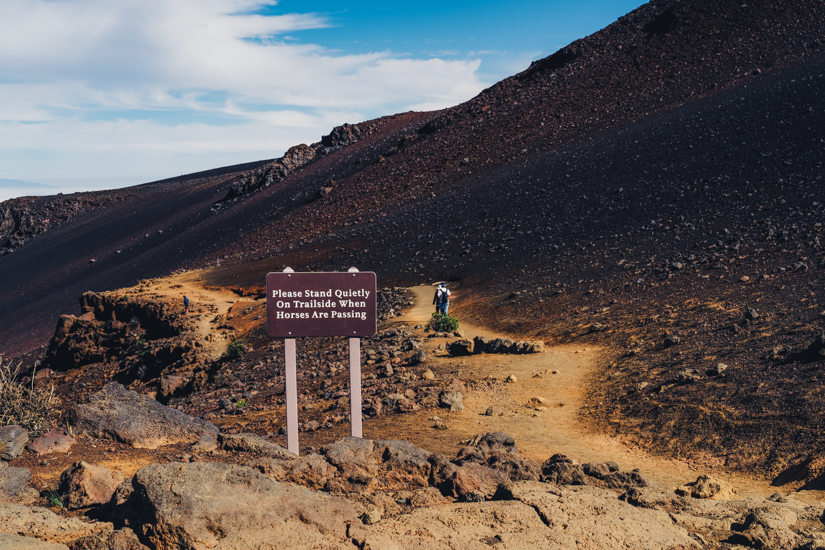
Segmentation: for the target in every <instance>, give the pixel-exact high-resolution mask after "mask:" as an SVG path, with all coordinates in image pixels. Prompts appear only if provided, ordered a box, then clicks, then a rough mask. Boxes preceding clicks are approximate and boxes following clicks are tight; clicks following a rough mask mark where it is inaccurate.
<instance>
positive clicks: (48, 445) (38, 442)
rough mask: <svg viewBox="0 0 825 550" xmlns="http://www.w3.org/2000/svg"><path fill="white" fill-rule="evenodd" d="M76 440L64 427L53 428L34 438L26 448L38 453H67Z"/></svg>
mask: <svg viewBox="0 0 825 550" xmlns="http://www.w3.org/2000/svg"><path fill="white" fill-rule="evenodd" d="M75 442H76V441H75V439H74V438H73V437H71V436H70V435H69V434H67V433H66V430H64V429H63V428H52V429H51V430H49V431H48V432H47V433H46V434H45V435H43V436H41V437H38V438H35V439H33V440H32V441H31V443H29V444H28V445H27V446H26V448H27V449H28V450H29V451H31V452H33V453H36V454H38V455H46V454H50V453H67V452H69V449H71V448H72V445H74V444H75Z"/></svg>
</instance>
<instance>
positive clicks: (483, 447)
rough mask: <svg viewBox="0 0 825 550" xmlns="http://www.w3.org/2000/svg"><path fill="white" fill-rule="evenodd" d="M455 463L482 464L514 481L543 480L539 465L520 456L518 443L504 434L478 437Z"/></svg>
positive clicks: (465, 448)
mask: <svg viewBox="0 0 825 550" xmlns="http://www.w3.org/2000/svg"><path fill="white" fill-rule="evenodd" d="M454 462H455V463H456V464H458V465H461V466H463V465H466V464H470V463H474V464H480V465H483V466H487V467H488V468H492V469H494V470H500V471H502V472H504V473H505V474H506V475H507V477H508V478H509V479H511V480H512V481H524V480H534V481H538V480H539V479H540V478H541V468H540V467H539V465H538V463H537V462H535V461H533V460H530V459H529V458H526V457H523V456H521V455H519V452H518V447H517V446H516V441H515V440H514V439H513V438H512V437H510V436H509V435H507V434H506V433H504V432H495V433H488V434H484V435H481V436H476V438H475V439H474V440H473V442H472V444H471V446H468V447H464V448H462V449H461V450H460V451H459V452H458V455H457V456H456V459H455V460H454Z"/></svg>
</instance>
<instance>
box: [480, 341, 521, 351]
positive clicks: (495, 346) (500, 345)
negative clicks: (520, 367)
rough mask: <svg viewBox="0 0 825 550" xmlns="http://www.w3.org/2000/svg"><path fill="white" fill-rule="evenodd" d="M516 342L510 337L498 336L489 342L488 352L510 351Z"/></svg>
mask: <svg viewBox="0 0 825 550" xmlns="http://www.w3.org/2000/svg"><path fill="white" fill-rule="evenodd" d="M515 344H516V343H515V342H514V341H513V340H510V339H509V338H496V339H495V340H491V341H490V343H489V344H487V353H510V350H512V349H513V346H515Z"/></svg>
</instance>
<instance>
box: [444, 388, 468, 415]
mask: <svg viewBox="0 0 825 550" xmlns="http://www.w3.org/2000/svg"><path fill="white" fill-rule="evenodd" d="M438 406H439V407H443V408H445V409H450V410H451V411H453V412H461V411H463V410H464V394H462V393H461V392H460V391H455V392H452V391H442V392H441V393H440V394H439V395H438Z"/></svg>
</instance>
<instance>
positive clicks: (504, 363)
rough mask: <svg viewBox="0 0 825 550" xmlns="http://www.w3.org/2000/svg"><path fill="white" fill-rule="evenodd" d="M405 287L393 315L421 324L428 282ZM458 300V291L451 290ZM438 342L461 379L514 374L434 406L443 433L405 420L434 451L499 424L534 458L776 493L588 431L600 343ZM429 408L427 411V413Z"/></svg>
mask: <svg viewBox="0 0 825 550" xmlns="http://www.w3.org/2000/svg"><path fill="white" fill-rule="evenodd" d="M411 290H412V292H413V293H414V296H415V305H414V306H413V307H412V308H410V309H408V310H407V312H406V313H405V315H403V316H401V317H398V318H397V319H396V320H397V321H398V322H399V323H403V324H406V325H411V326H414V325H416V324H424V323H426V322H427V320H428V319H429V318H430V315H431V314H432V311H433V306H432V305H430V304H431V302H432V294H433V287H431V286H420V287H414V288H412V289H411ZM456 299H460V297H459V296H456ZM461 330H462V331H463V332H464V333H465V335H466V336H467V337H470V338H472V337H474V336H486V337H487V338H499V337H507V336H508V335H504V334H498V333H495V332H492V331H490V330H487V329H485V328H483V327H478V326H473V325H467V324H462V325H461ZM444 343H445V341H444V340H443V339H435V340H429V341H427V342H426V343H425V348H426V349H428V351H431V352H434V353H435V360H436V361H438V362H440V363H441V366H442V368H441V369H440V370H441V371H442V372H443V370H444V369H443V366H448V369H447V370H448V372H452V373H455V375H456V376H459V377H460V378H462V379H463V380H473V379H475V380H480V379H483V378H484V377H486V376H495V377H496V378H498V379H500V380H504V379H506V378H507V377H508V376H510V375H514V376H515V377H516V378H517V380H518V381H517V382H515V383H512V384H506V385H505V386H504V387H503V388H501V389H494V390H492V391H490V392H485V391H474V392H469V395H468V396H467V397H466V398H465V401H464V404H465V409H464V411H463V412H461V413H449V412H445V413H441V412H439V413H438V415H439V416H440V417H442V418H444V419H445V421H446V422H447V424H448V425H449V430H446V431H444V432H440V431H437V430H433V429H431V428H429V425H431V424H432V422H429V424H427V425H426V426H427V428H426V429H423V430H422V429H412V428H411V426H410V423H405V424H406V425H405V428H406V430H407V431H408V432H409V431H412V432H413V433H408V434H407V435H409V436H418V437H415V439H419V438H420V437H426V438H427V439H428V440H429V441H430V443H431V444H430V445H425V447H426V448H431V447H433V446H435V447H436V448H437V449H438V450H442V451H451V452H452V453H454V452H455V449H456V448H457V446H456V444H457V442H458V441H460V440H462V439H469V438H472V437H473V436H475V435H476V434H479V433H485V432H492V431H498V430H501V431H504V432H506V433H508V434H510V435H511V436H512V437H514V438H515V439H516V441H517V443H518V446H519V450H520V451H521V452H522V453H523V454H525V455H526V456H528V457H530V458H532V459H534V460H536V461H538V462H539V463H541V462H543V461H544V460H546V459H547V458H548V457H549V456H551V455H553V454H554V453H563V454H566V455H569V456H570V457H572V458H574V459H576V460H578V461H580V462H593V461H614V462H617V463H618V464H619V465H620V466H621V468H622V469H628V470H630V469H633V468H640V469H641V470H642V472H644V473H645V474H646V475H647V476H648V477H650V478H651V479H653V480H654V481H656V482H658V483H660V484H662V485H663V486H665V487H676V486H679V485H683V484H684V483H687V482H689V481H694V480H695V479H696V477H697V476H698V475H699V474H702V473H711V474H713V475H714V476H716V477H719V478H722V479H725V480H727V481H728V482H729V483H731V484H733V485H734V486H735V487H737V488H738V490H739V494H740V495H742V496H748V495H760V496H769V495H771V494H773V493H775V492H777V488H776V487H771V486H770V485H769V484H768V483H767V482H765V481H762V480H754V479H747V478H744V477H741V476H735V475H730V474H727V473H725V472H723V471H722V470H721V469H719V468H713V467H712V466H702V467H701V468H697V467H695V466H694V465H691V464H689V463H687V462H685V461H681V460H675V459H667V458H662V457H657V456H652V455H649V454H646V453H644V452H641V451H639V450H636V449H633V448H631V447H629V446H627V445H624V444H623V443H622V442H621V441H620V440H619V439H616V438H612V437H608V436H605V435H602V434H596V433H593V432H592V431H591V430H589V429H588V428H587V426H586V425H585V424H584V423H583V421H582V420H581V418H580V416H579V410H580V409H581V407H582V405H583V403H584V401H583V400H584V395H583V390H584V388H585V386H586V382H587V380H588V378H589V376H590V375H591V373H592V372H593V370H594V368H595V359H596V358H597V357H598V354H599V351H600V350H599V348H595V347H586V348H585V347H581V346H557V347H552V348H549V349H548V350H547V351H546V352H545V353H542V354H532V355H486V354H484V355H478V356H472V357H461V358H458V357H449V356H448V355H447V354H446V353H445V352H443V351H439V350H437V349H436V348H437V346H438V345H439V344H444ZM548 371H549V372H548ZM552 371H557V374H552ZM535 375H539V376H535ZM535 397H541V398H544V399H546V400H547V403H546V404H545V405H544V406H546V407H547V410H544V411H537V410H533V409H530V408H528V407H527V406H526V405H527V403H528V401H530V400H531V399H532V398H535ZM490 406H492V407H493V411H494V416H485V415H484V414H483V413H484V412H485V411H486V410H487V408H488V407H490ZM431 415H432V412H430V413H428V414H427V415H426V416H427V417H429V416H431ZM402 416H403V415H402ZM421 420H423V419H421ZM390 424H394V423H392V422H391V423H390ZM394 427H395V426H390V425H387V426H385V429H387V430H391V429H393V428H394ZM380 431H385V430H384V429H381V430H380ZM428 432H429V434H428ZM396 437H399V435H396ZM434 450H435V449H434Z"/></svg>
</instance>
